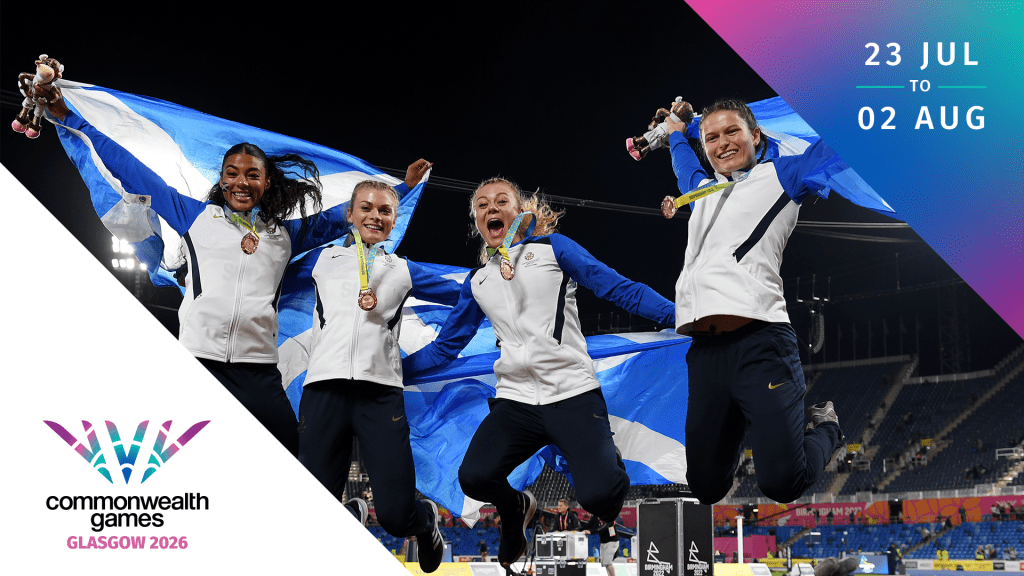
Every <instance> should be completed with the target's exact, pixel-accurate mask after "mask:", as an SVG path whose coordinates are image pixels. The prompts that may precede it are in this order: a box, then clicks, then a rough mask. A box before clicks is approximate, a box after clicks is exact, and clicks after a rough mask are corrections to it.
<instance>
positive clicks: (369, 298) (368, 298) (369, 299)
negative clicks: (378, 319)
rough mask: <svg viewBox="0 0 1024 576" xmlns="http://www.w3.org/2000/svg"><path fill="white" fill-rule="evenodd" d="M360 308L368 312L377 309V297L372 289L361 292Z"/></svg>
mask: <svg viewBox="0 0 1024 576" xmlns="http://www.w3.org/2000/svg"><path fill="white" fill-rule="evenodd" d="M359 307H360V308H362V309H363V310H366V311H367V312H369V311H370V310H373V309H374V308H376V307H377V295H376V294H374V293H373V289H372V288H367V289H366V290H360V291H359Z"/></svg>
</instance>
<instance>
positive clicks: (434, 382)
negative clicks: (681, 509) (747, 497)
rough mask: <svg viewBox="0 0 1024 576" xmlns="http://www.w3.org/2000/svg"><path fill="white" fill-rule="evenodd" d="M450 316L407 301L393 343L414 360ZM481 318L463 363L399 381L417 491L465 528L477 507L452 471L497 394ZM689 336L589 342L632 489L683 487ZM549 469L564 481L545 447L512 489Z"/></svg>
mask: <svg viewBox="0 0 1024 576" xmlns="http://www.w3.org/2000/svg"><path fill="white" fill-rule="evenodd" d="M435 272H436V273H438V274H440V275H444V276H446V277H449V278H452V279H454V280H457V281H459V282H462V281H463V280H464V279H465V278H466V276H467V274H468V270H466V269H458V268H451V267H442V266H437V267H436V269H435ZM449 310H450V308H448V307H446V306H438V305H431V304H429V303H424V302H417V301H413V300H412V299H410V301H409V302H407V306H406V309H405V316H404V318H403V322H402V332H401V339H400V344H401V346H402V350H403V351H404V352H407V353H412V352H415V351H416V350H418V349H420V348H422V347H423V346H425V345H426V344H427V343H428V342H430V341H431V340H433V339H434V337H436V335H437V331H438V330H440V327H441V325H443V324H444V320H445V317H446V316H447V314H448V312H449ZM495 341H496V338H495V335H494V330H493V328H491V326H490V324H489V323H488V322H487V321H486V320H485V321H484V324H483V325H481V327H480V329H479V330H478V331H477V334H476V335H475V336H474V338H473V340H472V341H471V342H470V344H469V345H468V346H467V347H466V349H465V350H463V352H462V354H461V355H460V357H459V358H458V359H457V360H455V361H454V362H452V363H451V364H450V365H448V366H447V367H445V368H443V369H440V370H433V371H428V372H424V373H422V374H418V375H417V376H416V377H414V378H410V379H408V380H407V381H406V384H407V385H406V393H405V409H406V414H407V417H408V418H409V425H410V427H411V429H412V447H413V455H414V458H415V460H416V484H417V488H418V489H419V491H420V492H422V493H423V494H425V495H426V496H428V497H429V498H431V499H433V500H434V501H436V502H438V503H439V504H441V505H442V506H444V507H445V508H447V509H449V510H450V511H452V512H453V513H454V514H455V515H456V516H461V517H462V518H463V520H464V521H466V522H467V523H469V524H470V525H472V523H473V522H475V521H476V519H477V518H478V517H479V514H478V510H479V508H480V507H481V506H482V504H483V503H482V502H479V501H476V500H473V499H471V498H468V497H467V496H466V495H465V494H464V493H463V492H462V489H461V487H460V486H459V482H458V469H459V466H460V465H461V464H462V458H463V456H464V455H465V453H466V449H467V448H468V447H469V442H470V440H471V439H472V437H473V434H474V433H475V431H476V429H477V427H478V426H479V425H480V422H482V421H483V419H484V417H485V416H486V415H487V413H488V411H489V410H488V406H487V400H488V399H489V398H493V397H494V396H495V385H496V377H495V376H494V372H493V367H494V362H495V361H496V360H497V359H498V356H499V355H500V351H499V350H498V348H497V346H496V345H495ZM689 343H690V338H689V337H683V336H679V335H677V334H675V333H674V332H671V331H666V332H661V333H635V334H619V335H600V336H591V337H589V338H587V348H588V351H589V353H590V356H591V357H592V358H593V359H594V360H595V364H594V369H595V371H596V373H597V377H598V379H599V380H600V381H601V386H602V392H603V393H604V395H605V400H606V401H607V403H608V414H609V420H610V421H611V427H612V431H613V432H614V433H615V444H616V446H618V448H619V450H620V451H621V452H622V457H623V460H624V461H625V463H626V471H627V472H628V474H629V477H630V480H631V481H632V483H633V484H670V483H685V482H686V451H685V448H684V444H685V433H684V425H685V415H686V398H687V374H686V351H687V350H688V349H689ZM544 464H547V465H548V466H549V467H551V468H552V469H554V470H556V471H558V472H562V473H564V474H566V475H567V476H569V479H570V480H571V479H572V477H571V474H570V471H569V469H568V466H567V463H566V461H565V459H564V458H563V457H562V455H561V454H560V453H559V452H558V450H557V449H555V448H554V447H551V446H549V447H547V448H544V449H542V450H540V451H539V452H537V454H535V455H534V456H533V457H532V458H530V459H528V460H527V461H526V462H524V463H522V464H521V465H520V466H519V467H517V468H516V469H515V470H514V471H513V472H512V474H511V475H510V476H509V483H510V484H512V486H513V487H514V488H516V489H519V490H521V489H523V488H525V487H526V486H528V485H530V484H532V483H533V482H534V481H536V479H537V477H538V476H539V475H540V473H541V471H542V470H543V468H544Z"/></svg>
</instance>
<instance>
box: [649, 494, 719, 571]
mask: <svg viewBox="0 0 1024 576" xmlns="http://www.w3.org/2000/svg"><path fill="white" fill-rule="evenodd" d="M713 524H714V521H713V515H712V509H711V506H703V505H701V504H698V503H696V502H692V501H686V500H684V499H680V498H673V499H665V500H658V501H649V502H645V503H642V504H640V506H639V507H638V518H637V528H638V536H639V547H638V549H637V550H636V552H635V555H636V557H637V561H638V563H639V564H640V566H639V568H640V570H639V574H640V576H711V575H713V574H714V556H713V555H714V539H713V535H712V530H713Z"/></svg>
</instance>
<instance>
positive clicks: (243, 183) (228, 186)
mask: <svg viewBox="0 0 1024 576" xmlns="http://www.w3.org/2000/svg"><path fill="white" fill-rule="evenodd" d="M220 186H221V190H222V191H223V193H224V201H225V202H227V205H228V207H230V208H231V209H232V210H234V211H235V212H248V211H249V210H252V209H253V208H255V207H256V205H257V204H259V203H260V200H261V199H262V198H263V193H264V192H266V191H267V188H268V187H269V186H270V179H269V178H268V177H267V168H266V166H264V165H263V161H262V160H260V159H259V158H257V157H255V156H250V155H249V154H244V153H239V154H232V155H231V156H228V157H227V158H225V159H224V167H223V168H222V169H221V173H220Z"/></svg>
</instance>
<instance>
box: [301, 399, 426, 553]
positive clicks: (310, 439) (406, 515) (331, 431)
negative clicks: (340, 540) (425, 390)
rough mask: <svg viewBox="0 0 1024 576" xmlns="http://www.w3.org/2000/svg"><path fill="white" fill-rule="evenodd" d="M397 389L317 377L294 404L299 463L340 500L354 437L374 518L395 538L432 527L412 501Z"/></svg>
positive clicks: (408, 448) (412, 473) (412, 476)
mask: <svg viewBox="0 0 1024 576" xmlns="http://www.w3.org/2000/svg"><path fill="white" fill-rule="evenodd" d="M403 393H404V390H403V389H402V388H398V387H396V386H385V385H383V384H376V383H374V382H366V381H362V380H323V381H321V382H313V383H311V384H307V385H306V386H305V387H304V388H303V389H302V401H301V402H300V403H299V462H301V463H302V465H303V466H305V467H306V469H307V470H309V471H310V472H311V473H312V474H313V476H314V477H316V479H317V480H319V481H320V483H321V484H323V485H324V487H325V488H327V490H328V491H330V493H331V494H333V495H334V497H335V498H337V499H338V501H339V502H344V498H345V485H346V483H347V482H348V473H349V467H350V465H351V460H352V438H353V437H356V438H358V439H359V448H360V455H361V456H362V459H363V464H364V465H365V466H366V474H367V475H368V476H369V477H370V488H371V489H372V490H373V503H374V512H375V513H376V515H377V522H379V523H380V525H381V528H384V530H385V531H387V533H388V534H391V535H392V536H398V537H405V536H415V535H417V534H423V533H424V532H426V531H427V530H428V529H430V528H431V527H432V526H433V524H432V523H431V518H430V513H429V512H428V511H427V507H426V506H425V505H424V504H423V503H421V502H418V501H417V500H416V468H415V465H414V464H413V461H412V445H411V444H410V442H409V419H408V418H406V417H405V396H404V395H403Z"/></svg>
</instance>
